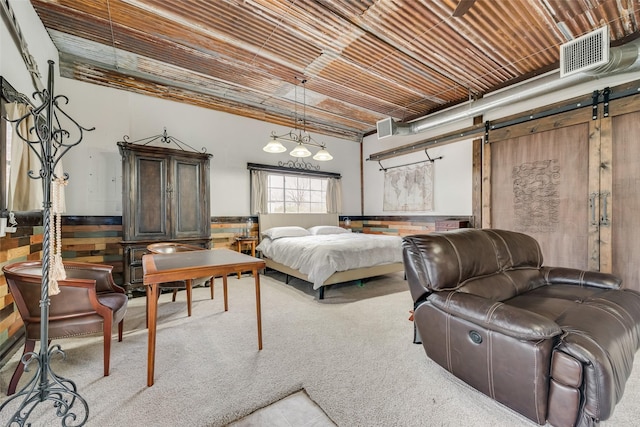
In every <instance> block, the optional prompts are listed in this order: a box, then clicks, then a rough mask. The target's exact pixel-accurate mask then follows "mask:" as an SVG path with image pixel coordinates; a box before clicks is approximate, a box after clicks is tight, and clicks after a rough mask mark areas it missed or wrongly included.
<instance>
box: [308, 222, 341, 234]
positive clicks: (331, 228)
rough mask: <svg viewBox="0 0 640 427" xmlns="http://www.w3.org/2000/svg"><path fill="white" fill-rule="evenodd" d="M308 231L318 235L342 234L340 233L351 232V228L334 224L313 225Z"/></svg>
mask: <svg viewBox="0 0 640 427" xmlns="http://www.w3.org/2000/svg"><path fill="white" fill-rule="evenodd" d="M308 230H309V233H311V234H312V235H314V236H318V235H321V234H342V233H351V230H347V229H346V228H342V227H338V226H335V225H316V226H315V227H310V228H309V229H308Z"/></svg>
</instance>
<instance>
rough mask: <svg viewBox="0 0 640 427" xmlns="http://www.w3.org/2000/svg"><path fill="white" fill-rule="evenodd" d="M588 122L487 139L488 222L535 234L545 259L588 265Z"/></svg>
mask: <svg viewBox="0 0 640 427" xmlns="http://www.w3.org/2000/svg"><path fill="white" fill-rule="evenodd" d="M588 164H589V126H588V124H587V123H582V124H578V125H572V126H567V127H562V128H559V129H554V130H550V131H545V132H538V133H535V134H531V135H528V136H521V137H518V138H513V139H508V140H504V141H500V142H495V143H492V144H491V226H492V227H493V228H502V229H508V230H514V231H520V232H522V233H526V234H528V235H531V236H533V237H534V238H536V239H537V240H538V242H539V243H540V246H541V248H542V253H543V256H544V262H545V264H546V265H560V266H565V267H575V268H585V269H586V268H587V267H588V257H589V254H588V238H589V236H588V221H589V214H590V211H589V204H588V200H589V182H588V175H589V168H588Z"/></svg>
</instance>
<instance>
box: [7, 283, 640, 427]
mask: <svg viewBox="0 0 640 427" xmlns="http://www.w3.org/2000/svg"><path fill="white" fill-rule="evenodd" d="M194 294H195V295H194V304H193V316H192V317H190V318H189V317H187V310H186V305H185V303H184V298H185V296H184V292H181V293H180V294H179V297H178V301H177V302H175V303H172V302H170V295H169V294H164V295H162V296H161V299H160V307H159V313H160V314H159V325H158V344H157V348H158V350H157V358H156V379H155V385H154V386H153V387H147V386H146V351H147V332H146V329H145V328H144V319H145V316H144V312H145V307H144V298H135V299H133V300H131V301H130V304H129V311H128V313H127V317H126V319H125V328H126V332H125V337H124V341H123V342H121V343H118V342H117V341H116V342H114V343H113V348H112V362H111V363H112V364H111V375H110V376H109V377H106V378H105V377H102V375H101V373H102V344H101V340H100V339H99V338H98V337H96V338H89V339H74V340H64V341H60V342H59V343H60V344H61V345H62V347H63V349H64V350H65V351H66V352H67V359H66V361H58V360H56V361H54V363H53V367H54V369H55V370H56V372H58V373H59V374H60V375H62V376H66V377H69V378H71V379H72V380H74V381H75V382H76V384H77V385H78V389H79V392H80V394H81V395H82V396H83V397H84V398H85V399H86V400H87V401H88V403H89V408H90V409H89V410H90V417H89V422H88V424H87V425H89V426H99V427H106V426H118V427H121V426H133V425H139V426H142V425H148V426H171V427H175V426H221V425H225V424H227V423H229V422H231V421H233V420H236V419H239V418H241V417H242V416H244V415H247V414H249V413H251V412H253V411H254V410H256V409H258V408H261V407H264V406H266V405H268V404H269V403H271V402H275V401H277V400H279V399H281V398H283V397H285V396H288V395H289V394H291V393H293V392H295V391H297V390H300V389H303V388H304V389H305V390H306V391H307V393H308V394H309V396H310V397H311V398H312V399H313V400H314V401H315V402H317V404H318V405H319V406H320V407H321V408H322V409H323V410H324V411H325V412H326V413H327V415H328V416H329V417H330V418H331V419H332V420H333V421H334V422H335V423H336V424H337V425H339V426H461V425H462V426H505V427H506V426H533V425H535V424H533V423H531V422H529V421H528V420H526V419H524V418H522V417H521V416H519V415H518V414H515V413H514V412H512V411H510V410H508V409H506V408H505V407H503V406H501V405H499V404H497V403H496V402H494V401H492V400H491V399H489V398H488V397H486V396H484V395H482V394H480V393H478V392H476V391H475V390H472V389H470V388H469V387H467V386H466V385H464V384H462V383H461V382H459V381H458V380H456V379H455V377H453V376H452V375H450V374H449V373H447V372H446V371H445V370H444V369H442V368H440V367H439V366H437V365H436V364H434V363H433V362H431V361H430V360H429V359H427V358H426V356H425V354H424V350H423V349H422V346H420V345H415V344H413V343H412V338H413V329H412V324H411V322H409V321H408V320H407V318H408V316H409V310H410V309H411V298H410V296H409V293H408V290H407V285H406V283H405V282H404V280H403V279H402V274H395V275H389V276H385V277H383V278H379V279H376V280H371V281H369V282H367V283H366V284H365V285H364V286H362V287H361V286H356V285H354V284H350V285H347V286H345V285H339V286H335V287H332V288H330V289H328V290H327V292H326V300H324V301H317V300H315V298H314V294H313V293H312V292H311V289H310V285H308V284H306V283H304V282H301V281H294V282H293V283H292V284H291V285H285V284H284V283H282V282H280V281H278V280H276V279H274V278H272V277H264V276H263V279H262V313H263V340H264V349H263V350H262V351H258V350H257V337H256V321H255V299H254V295H255V294H254V288H253V279H252V278H251V277H246V276H244V277H243V278H242V279H240V280H237V279H236V278H235V277H229V304H230V310H229V311H228V312H226V313H225V312H224V311H223V307H222V289H221V280H220V279H217V280H216V299H215V300H213V301H212V300H210V299H209V290H208V289H205V288H198V289H196V290H195V291H194ZM17 358H18V357H17V355H16V356H15V357H14V358H13V360H12V361H11V362H10V363H8V364H7V365H6V366H5V367H4V368H2V370H0V387H1V390H2V393H4V392H5V391H6V387H7V383H8V381H9V378H10V376H11V373H12V372H13V369H14V368H15V363H17ZM639 359H640V356H639V357H638V358H637V359H636V367H635V368H634V371H633V375H632V378H631V379H630V381H629V382H628V383H627V390H626V392H625V395H624V398H623V400H622V402H621V403H620V404H618V406H617V408H616V412H615V414H614V416H613V418H612V419H611V420H609V421H608V422H606V423H604V425H607V426H633V425H637V419H638V418H639V417H640V408H639V407H638V406H637V402H640V366H638V365H640V360H639ZM0 399H1V400H3V401H4V400H6V397H5V396H4V394H1V395H0ZM41 412H44V413H43V414H34V416H33V417H32V418H30V421H32V422H33V425H34V426H49V425H60V421H59V420H58V419H56V418H55V417H54V416H53V410H52V409H51V408H44V411H41ZM7 417H8V414H5V413H0V420H2V422H0V424H1V425H5V424H6V419H7Z"/></svg>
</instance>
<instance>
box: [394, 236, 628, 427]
mask: <svg viewBox="0 0 640 427" xmlns="http://www.w3.org/2000/svg"><path fill="white" fill-rule="evenodd" d="M403 254H404V263H405V271H406V275H407V281H408V284H409V288H410V292H411V296H412V298H413V301H414V304H415V306H414V322H415V327H416V328H417V331H418V333H419V336H420V339H421V340H422V344H423V347H424V349H425V351H426V353H427V356H428V357H429V358H430V359H432V360H433V361H435V362H436V363H438V364H439V365H441V366H442V367H444V368H445V369H447V370H448V371H449V372H451V373H453V374H454V375H455V376H457V377H459V378H460V379H462V380H463V381H465V382H466V383H468V384H469V385H471V386H472V387H474V388H476V389H477V390H479V391H481V392H483V393H485V394H487V395H488V396H490V397H492V398H493V399H495V400H497V401H499V402H501V403H503V404H504V405H506V406H508V407H510V408H512V409H514V410H515V411H517V412H519V413H521V414H522V415H524V416H526V417H528V418H530V419H531V420H533V421H535V422H537V423H538V424H541V425H542V424H545V423H546V422H548V423H549V424H551V425H553V426H557V427H564V426H567V427H568V426H575V425H578V426H592V425H595V424H597V423H598V422H599V421H602V420H606V419H607V418H609V417H610V416H611V414H612V413H613V410H614V407H615V405H616V404H617V403H618V401H619V400H620V399H621V398H622V395H623V392H624V388H625V383H626V381H627V379H628V377H629V375H630V373H631V369H632V366H633V359H634V356H635V353H636V351H637V349H638V346H639V345H640V294H639V293H637V292H635V291H632V290H629V289H624V288H621V283H620V280H619V279H617V278H616V277H614V276H612V275H610V274H604V273H599V272H593V271H581V270H577V269H572V268H556V267H545V266H543V265H542V264H543V262H542V260H543V258H542V253H541V250H540V246H539V245H538V243H537V241H536V240H535V239H533V238H532V237H530V236H527V235H525V234H521V233H516V232H511V231H505V230H490V229H485V230H476V229H463V230H456V231H450V232H443V233H432V234H428V235H420V236H409V237H406V238H404V241H403Z"/></svg>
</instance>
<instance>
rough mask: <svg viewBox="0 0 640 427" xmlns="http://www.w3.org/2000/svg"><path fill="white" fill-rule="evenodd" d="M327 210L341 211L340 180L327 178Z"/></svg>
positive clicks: (331, 211)
mask: <svg viewBox="0 0 640 427" xmlns="http://www.w3.org/2000/svg"><path fill="white" fill-rule="evenodd" d="M327 212H328V213H340V212H342V180H340V179H337V178H327Z"/></svg>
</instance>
